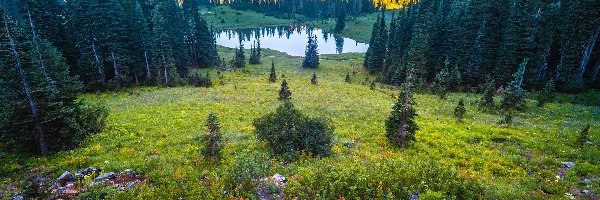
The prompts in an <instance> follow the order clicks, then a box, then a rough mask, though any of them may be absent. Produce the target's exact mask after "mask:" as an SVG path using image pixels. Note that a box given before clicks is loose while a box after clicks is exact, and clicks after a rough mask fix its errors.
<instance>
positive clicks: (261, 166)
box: [225, 150, 273, 197]
mask: <svg viewBox="0 0 600 200" xmlns="http://www.w3.org/2000/svg"><path fill="white" fill-rule="evenodd" d="M272 162H273V161H272V160H271V159H270V158H269V157H268V155H267V154H265V153H261V152H257V151H247V150H244V151H243V152H241V153H239V154H237V155H236V156H235V157H234V158H233V160H232V162H231V163H230V164H229V166H228V167H227V169H226V173H227V175H226V176H225V177H226V180H225V182H226V184H225V185H226V186H227V187H226V191H227V192H228V193H229V194H231V195H234V196H240V197H253V196H255V194H256V193H255V192H256V187H257V185H258V180H259V179H260V178H263V177H266V176H268V175H269V174H268V173H269V172H270V171H271V167H272Z"/></svg>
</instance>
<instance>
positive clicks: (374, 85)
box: [369, 81, 377, 90]
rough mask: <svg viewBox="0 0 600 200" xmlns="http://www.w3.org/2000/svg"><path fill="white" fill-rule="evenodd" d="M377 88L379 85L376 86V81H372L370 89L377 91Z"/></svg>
mask: <svg viewBox="0 0 600 200" xmlns="http://www.w3.org/2000/svg"><path fill="white" fill-rule="evenodd" d="M376 86H377V85H376V84H375V81H372V82H371V85H369V89H371V90H375V87H376Z"/></svg>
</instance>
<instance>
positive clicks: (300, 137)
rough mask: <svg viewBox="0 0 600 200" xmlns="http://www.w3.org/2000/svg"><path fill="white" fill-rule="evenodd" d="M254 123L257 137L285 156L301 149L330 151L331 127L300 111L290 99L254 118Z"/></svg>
mask: <svg viewBox="0 0 600 200" xmlns="http://www.w3.org/2000/svg"><path fill="white" fill-rule="evenodd" d="M253 124H254V127H256V131H255V133H256V135H257V137H258V139H259V140H261V141H263V142H266V143H267V145H268V146H269V148H270V149H271V150H272V151H273V152H274V153H276V154H278V155H282V156H283V158H284V159H288V160H295V159H296V156H297V154H298V153H300V152H306V153H309V154H310V155H313V156H328V155H329V154H331V146H332V142H333V141H332V140H333V131H334V128H333V127H332V126H330V125H329V121H328V120H325V119H320V118H311V117H308V116H306V115H304V114H302V113H301V112H300V111H298V110H297V109H295V108H294V105H293V104H292V103H291V102H290V101H285V102H284V103H283V104H282V105H281V106H279V107H278V108H277V110H276V111H275V112H274V113H270V114H267V115H265V116H263V117H260V118H257V119H255V120H254V122H253Z"/></svg>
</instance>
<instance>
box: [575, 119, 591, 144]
mask: <svg viewBox="0 0 600 200" xmlns="http://www.w3.org/2000/svg"><path fill="white" fill-rule="evenodd" d="M590 127H591V126H590V125H589V124H588V125H586V126H585V127H584V128H583V129H582V130H581V132H580V133H579V137H578V138H577V145H579V147H583V146H584V145H585V144H586V142H588V135H589V133H590Z"/></svg>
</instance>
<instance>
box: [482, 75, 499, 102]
mask: <svg viewBox="0 0 600 200" xmlns="http://www.w3.org/2000/svg"><path fill="white" fill-rule="evenodd" d="M495 93H496V82H495V81H494V79H490V80H488V81H487V83H486V86H485V89H484V91H483V97H482V98H481V103H480V106H481V107H482V108H493V107H494V94H495Z"/></svg>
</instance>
